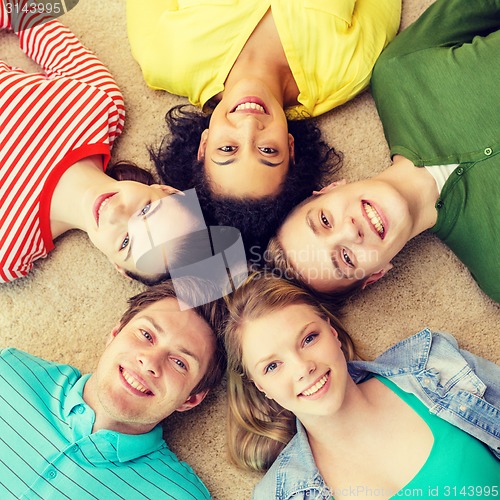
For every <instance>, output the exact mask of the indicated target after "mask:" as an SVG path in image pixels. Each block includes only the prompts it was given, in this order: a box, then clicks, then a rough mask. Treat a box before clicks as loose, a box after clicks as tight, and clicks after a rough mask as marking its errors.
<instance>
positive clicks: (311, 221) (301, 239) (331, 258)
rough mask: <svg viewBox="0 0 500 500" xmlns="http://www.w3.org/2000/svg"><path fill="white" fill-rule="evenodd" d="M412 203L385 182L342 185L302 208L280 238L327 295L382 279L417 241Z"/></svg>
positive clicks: (294, 263)
mask: <svg viewBox="0 0 500 500" xmlns="http://www.w3.org/2000/svg"><path fill="white" fill-rule="evenodd" d="M411 228H412V219H411V216H410V212H409V209H408V204H407V202H406V200H405V199H404V198H403V197H402V196H401V195H400V194H399V192H398V191H396V190H395V189H393V188H392V187H391V186H390V185H388V184H387V183H385V182H383V181H379V180H373V179H369V180H364V181H359V182H353V183H350V184H343V183H337V184H334V185H331V186H329V187H328V188H326V189H323V190H322V192H321V194H318V195H315V196H313V197H311V198H310V199H309V200H308V201H307V202H306V203H303V204H302V205H300V206H299V207H298V208H297V209H295V210H294V212H292V213H291V214H290V215H289V216H288V218H287V219H286V220H285V222H284V224H283V225H282V226H281V229H280V230H279V233H278V239H279V241H280V243H281V245H282V247H283V249H284V251H285V254H286V256H287V259H288V260H289V261H290V262H291V263H292V266H293V268H294V269H295V270H296V271H297V272H298V273H300V275H301V276H302V279H304V281H306V282H307V283H308V284H309V285H310V286H311V287H313V288H314V289H316V290H318V291H321V292H333V291H342V290H346V289H348V288H349V287H351V286H353V285H355V284H356V283H357V282H360V283H364V284H369V283H371V282H374V281H376V280H378V279H379V278H381V277H382V276H383V275H384V274H385V273H386V272H387V271H388V270H389V269H391V267H392V265H391V264H390V261H391V259H392V258H393V257H394V256H395V255H396V254H397V253H398V252H399V251H400V250H401V249H402V248H403V246H404V245H405V244H406V242H407V241H408V240H409V239H410V237H411Z"/></svg>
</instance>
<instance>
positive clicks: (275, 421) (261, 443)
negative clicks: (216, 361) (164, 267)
mask: <svg viewBox="0 0 500 500" xmlns="http://www.w3.org/2000/svg"><path fill="white" fill-rule="evenodd" d="M295 304H304V305H307V306H309V307H311V308H313V309H314V310H315V311H316V313H317V314H318V315H319V316H320V317H322V318H324V319H325V320H326V319H329V320H330V324H331V326H332V327H333V328H334V329H335V330H336V331H337V333H338V336H339V339H340V341H341V343H342V350H343V352H344V355H345V357H346V359H347V360H350V359H353V358H354V357H355V349H354V344H353V342H352V340H351V337H350V336H349V334H348V333H347V332H346V331H345V329H344V327H343V326H342V325H341V323H340V322H339V320H338V319H337V318H336V317H335V316H334V315H333V314H332V313H331V312H330V311H329V310H328V309H326V308H325V307H324V306H323V305H322V304H321V303H320V302H319V301H318V300H317V299H316V298H315V297H313V296H312V295H311V294H309V293H308V292H307V291H306V290H304V289H303V288H301V287H300V286H299V285H297V284H294V283H290V282H288V281H286V280H284V279H281V278H278V277H276V276H275V275H272V274H270V273H266V272H256V273H253V274H252V275H251V276H250V277H249V278H248V279H247V280H246V282H245V283H244V284H243V285H242V286H240V287H239V288H238V289H237V290H236V291H235V292H234V293H233V294H232V295H231V296H230V297H229V298H228V299H227V307H228V315H227V321H226V325H225V329H224V344H225V347H226V352H227V358H228V368H227V369H228V401H229V409H228V448H229V456H230V459H231V460H232V461H233V462H234V463H235V464H236V465H238V466H239V467H242V468H244V469H251V470H255V471H265V470H267V469H268V468H269V467H270V466H271V464H272V463H273V462H274V460H275V459H276V457H277V456H278V455H279V453H280V452H281V450H282V449H283V448H284V447H285V446H286V444H287V443H288V442H289V441H290V439H291V438H292V437H293V435H294V434H295V433H296V425H295V415H294V414H293V413H292V412H290V411H288V410H286V409H284V408H282V407H281V406H280V405H279V404H278V403H276V402H275V401H273V400H271V399H267V398H266V397H265V396H264V394H263V393H261V392H260V391H259V390H258V389H257V387H255V385H254V384H253V382H252V381H251V380H250V377H249V376H248V374H247V372H246V370H245V367H244V366H243V362H242V358H243V353H242V348H241V336H242V330H243V328H244V326H245V323H246V322H248V321H252V320H256V319H258V318H261V317H263V316H265V315H266V314H269V313H272V312H274V311H277V310H279V309H282V308H283V307H286V306H289V305H295Z"/></svg>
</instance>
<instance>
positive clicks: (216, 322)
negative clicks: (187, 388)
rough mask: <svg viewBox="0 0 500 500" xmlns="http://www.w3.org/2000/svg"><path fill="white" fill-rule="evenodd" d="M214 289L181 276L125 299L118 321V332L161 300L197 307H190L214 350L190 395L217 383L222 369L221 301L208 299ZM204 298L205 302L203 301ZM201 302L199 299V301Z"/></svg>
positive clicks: (222, 306) (224, 362)
mask: <svg viewBox="0 0 500 500" xmlns="http://www.w3.org/2000/svg"><path fill="white" fill-rule="evenodd" d="M214 296H216V295H214V286H213V285H212V284H211V283H209V282H208V281H205V280H201V279H198V278H192V277H182V278H176V279H175V287H174V283H173V280H168V281H164V282H163V283H160V284H158V285H155V286H152V287H150V288H148V289H147V290H145V291H144V292H142V293H139V294H137V295H134V296H133V297H131V298H130V299H129V300H128V304H129V306H128V309H127V310H126V311H125V313H124V314H123V316H122V317H121V319H120V330H121V329H122V328H123V327H124V326H126V325H127V323H129V322H130V321H131V320H132V319H133V318H134V316H136V315H137V314H138V313H139V312H141V311H142V310H143V309H145V308H146V307H148V306H149V305H151V304H154V303H155V302H158V301H159V300H163V299H169V298H172V299H179V300H182V301H183V302H185V303H186V304H188V305H189V304H198V303H201V305H195V306H193V307H192V309H193V310H194V311H195V312H196V314H197V315H198V316H199V317H200V318H202V319H203V320H205V322H206V323H207V324H208V325H209V326H210V328H211V330H212V331H213V333H214V336H215V349H214V353H213V355H212V357H211V358H210V360H209V363H208V367H207V370H206V372H205V374H204V375H203V377H202V379H201V380H200V381H199V382H198V384H197V385H196V387H194V389H193V390H192V391H191V395H193V394H198V393H200V392H203V391H205V390H210V389H212V388H213V387H215V386H216V385H217V384H219V383H220V381H221V379H222V377H223V375H224V372H225V370H226V352H225V350H224V346H223V344H222V340H221V335H220V332H221V330H222V324H223V322H224V317H225V310H226V308H225V305H224V303H223V301H221V300H208V299H209V298H211V297H214ZM204 298H206V299H207V300H203V299H204ZM200 299H201V300H200Z"/></svg>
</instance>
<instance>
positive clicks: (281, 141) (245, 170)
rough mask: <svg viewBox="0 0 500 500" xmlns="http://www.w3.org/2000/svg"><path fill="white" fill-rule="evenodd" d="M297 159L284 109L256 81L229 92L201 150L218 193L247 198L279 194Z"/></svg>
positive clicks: (203, 140) (205, 132)
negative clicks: (290, 164)
mask: <svg viewBox="0 0 500 500" xmlns="http://www.w3.org/2000/svg"><path fill="white" fill-rule="evenodd" d="M291 157H293V137H292V136H291V135H290V134H289V133H288V124H287V121H286V116H285V112H284V110H283V107H282V105H281V104H280V103H279V102H278V101H277V100H276V98H275V97H274V95H273V94H272V93H271V92H270V91H269V90H268V89H267V88H266V87H265V86H263V85H259V84H258V83H257V84H256V83H255V82H252V85H249V84H248V83H247V82H242V83H241V84H238V85H235V86H234V87H233V88H232V89H231V90H230V91H226V92H225V93H224V96H223V98H222V100H221V101H220V102H219V104H218V105H217V107H216V108H215V110H214V112H213V113H212V117H211V119H210V125H209V128H208V130H205V131H204V132H203V134H202V137H201V141H200V148H199V152H198V158H199V159H200V160H201V159H203V161H204V165H205V170H206V173H207V175H208V177H209V178H210V181H211V183H212V189H213V191H214V192H215V193H217V194H221V195H229V196H232V197H243V198H245V197H251V198H261V197H264V196H269V195H273V194H277V193H278V192H279V191H280V187H281V185H282V183H283V181H284V179H285V177H286V174H287V172H288V167H289V162H290V158H291Z"/></svg>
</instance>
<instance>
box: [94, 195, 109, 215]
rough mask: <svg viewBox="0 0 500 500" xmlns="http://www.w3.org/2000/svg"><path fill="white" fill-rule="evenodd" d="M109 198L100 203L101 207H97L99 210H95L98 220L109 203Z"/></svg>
mask: <svg viewBox="0 0 500 500" xmlns="http://www.w3.org/2000/svg"><path fill="white" fill-rule="evenodd" d="M110 198H111V196H110V197H109V198H106V199H105V200H104V201H103V202H102V203H101V206H100V207H99V210H97V216H98V217H99V219H100V218H101V212H102V211H103V210H104V207H105V206H106V205H107V204H108V203H109V199H110Z"/></svg>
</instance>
